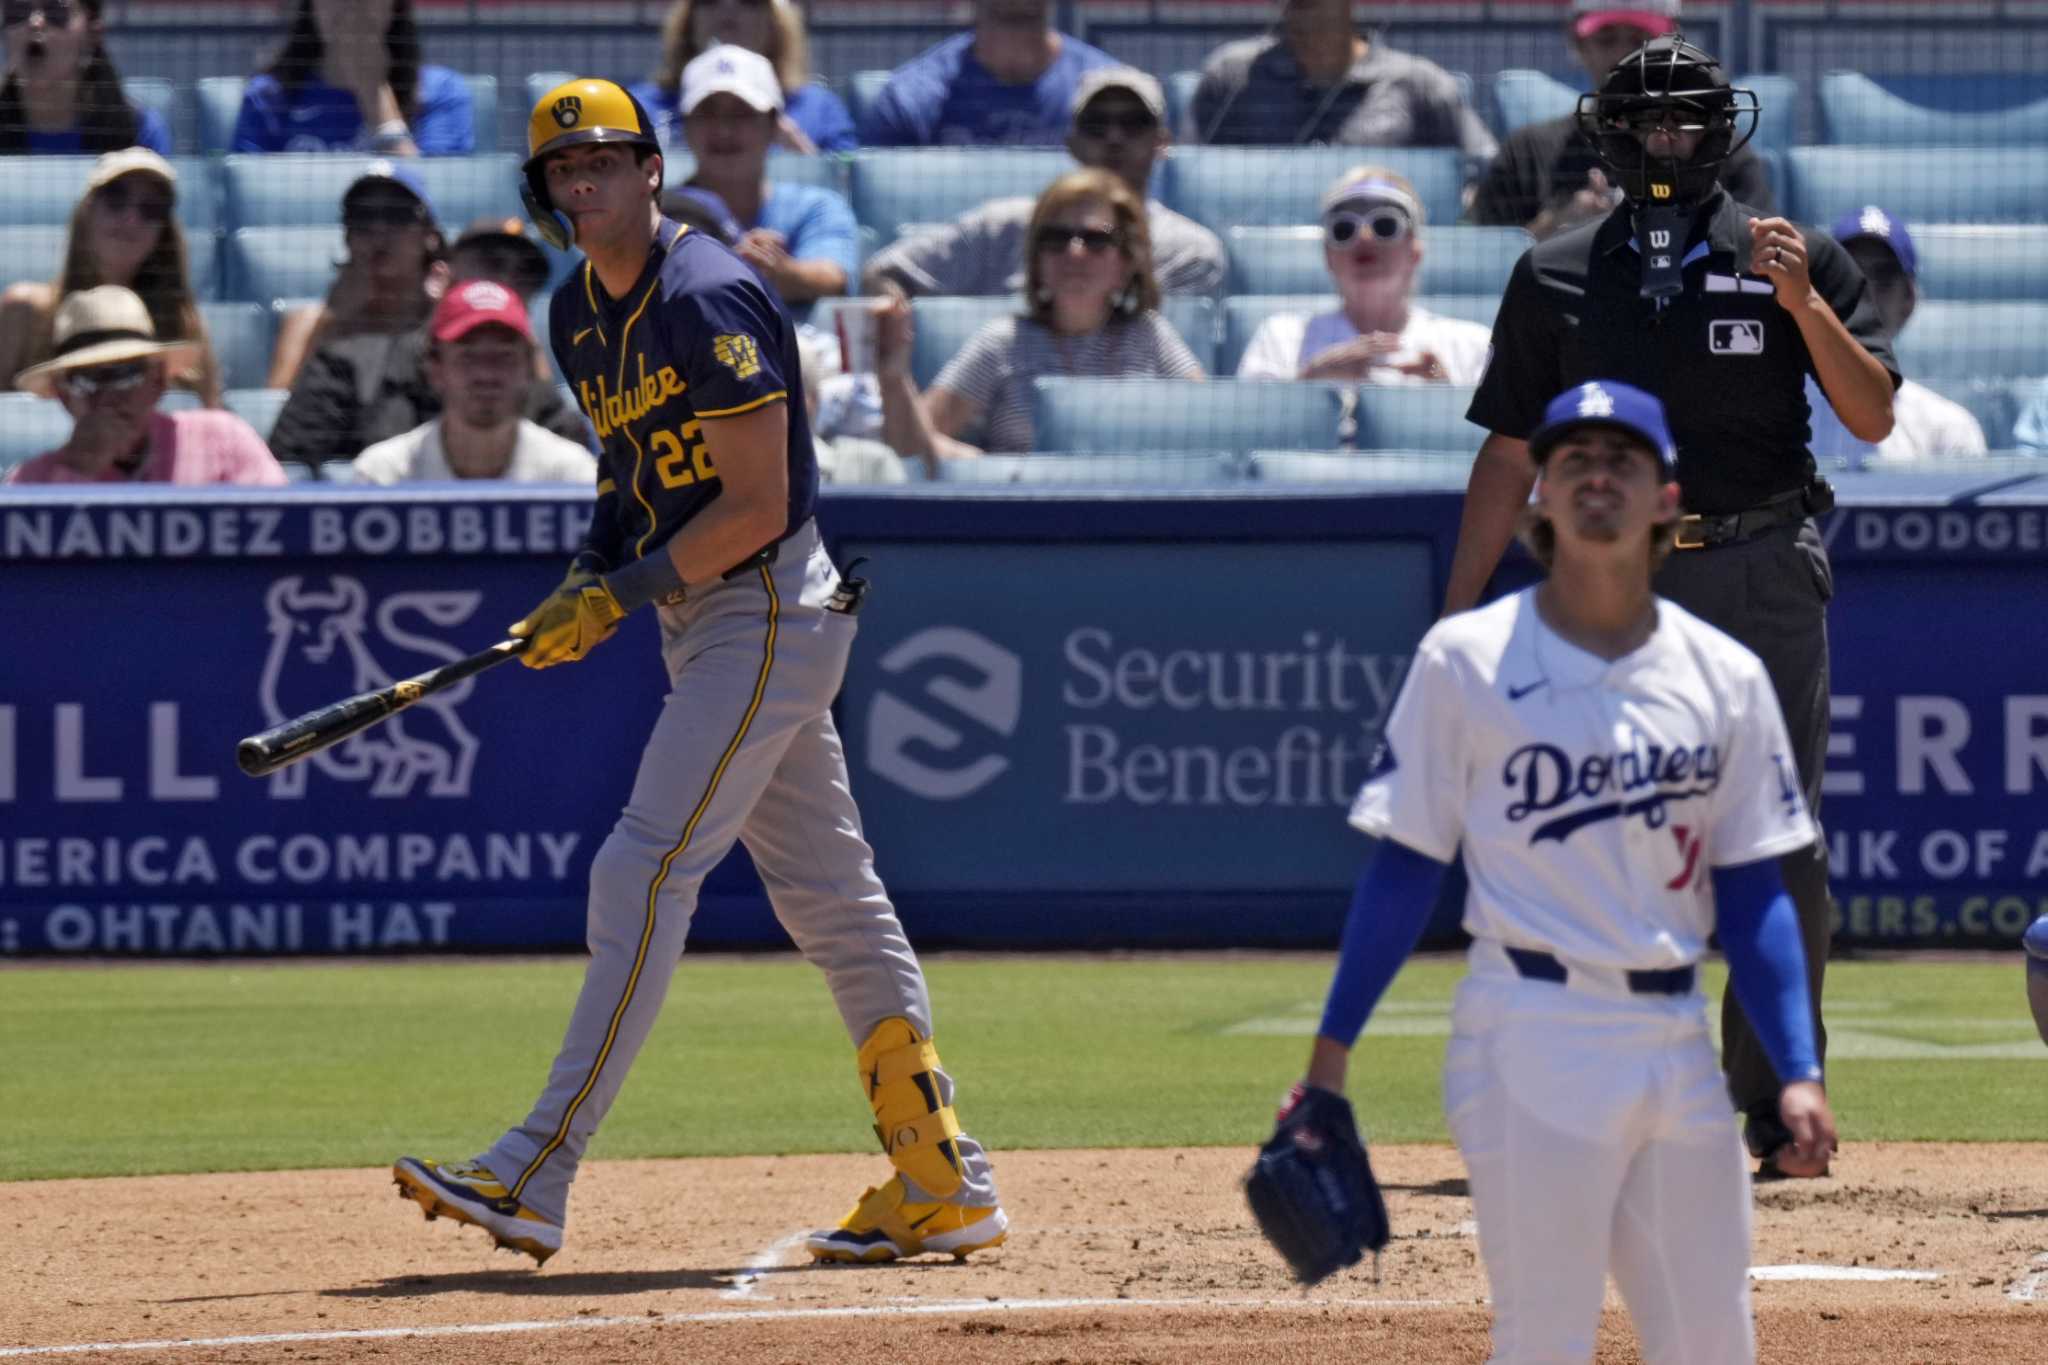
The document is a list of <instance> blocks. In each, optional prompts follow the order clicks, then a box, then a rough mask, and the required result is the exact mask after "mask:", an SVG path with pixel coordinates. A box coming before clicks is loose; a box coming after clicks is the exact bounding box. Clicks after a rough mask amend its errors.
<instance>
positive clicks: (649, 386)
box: [548, 219, 818, 570]
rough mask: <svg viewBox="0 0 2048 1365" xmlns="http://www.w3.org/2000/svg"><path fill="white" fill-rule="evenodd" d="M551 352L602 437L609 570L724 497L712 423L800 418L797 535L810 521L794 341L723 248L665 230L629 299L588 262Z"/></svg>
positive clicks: (771, 299) (597, 543) (680, 230)
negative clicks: (773, 413) (778, 415)
mask: <svg viewBox="0 0 2048 1365" xmlns="http://www.w3.org/2000/svg"><path fill="white" fill-rule="evenodd" d="M548 334H549V340H550V342H551V343H552V345H553V346H554V348H555V358H556V360H557V361H558V362H559V363H560V365H561V367H562V373H563V374H564V375H566V376H568V379H569V383H570V385H571V387H572V389H573V390H574V392H575V395H576V403H577V406H579V407H580V408H582V409H583V415H584V416H586V417H588V418H589V419H590V424H591V426H593V427H594V428H596V430H597V435H598V440H599V441H600V443H601V444H602V445H603V453H602V454H601V455H600V456H599V466H600V468H599V472H598V484H597V506H596V509H595V512H594V515H593V516H592V519H591V526H590V534H589V537H588V538H587V540H586V541H585V547H584V548H585V555H586V556H594V557H595V558H596V559H597V560H599V561H600V562H599V563H598V564H597V565H596V566H595V567H597V568H598V569H600V570H610V569H616V568H619V567H621V566H622V565H624V564H626V563H629V562H631V561H632V560H634V559H638V558H639V557H640V556H642V555H644V554H646V553H647V551H648V550H650V549H652V548H654V547H655V546H658V545H661V544H663V543H664V542H665V541H667V539H668V538H669V537H670V536H671V535H673V534H674V533H675V531H676V528H677V527H679V526H681V525H682V524H683V523H684V522H686V521H688V520H689V519H690V518H691V517H693V516H695V515H696V514H697V511H698V509H699V508H701V507H703V506H704V504H706V503H708V502H710V501H711V500H712V499H713V498H715V497H717V496H718V493H719V486H720V485H719V480H718V470H717V468H716V467H715V466H714V464H713V463H712V458H711V452H710V450H709V449H708V448H707V447H706V446H705V444H704V438H703V434H702V429H701V423H702V422H703V420H704V419H706V418H718V417H736V416H738V415H740V414H741V413H745V412H751V411H753V410H754V409H756V408H759V407H763V406H765V405H767V404H769V403H774V402H780V401H786V402H787V406H788V408H789V519H788V521H787V523H786V524H785V525H784V527H783V535H785V536H787V535H788V534H789V533H790V532H792V531H794V530H795V529H796V528H797V527H799V526H802V525H803V524H804V522H805V521H807V520H809V518H810V515H811V510H812V506H813V505H814V504H815V503H816V501H817V496H818V461H817V456H816V454H815V453H814V452H813V450H812V448H811V430H810V423H809V419H808V418H807V417H806V415H805V412H804V395H803V375H802V373H801V369H800V366H799V365H798V361H797V349H796V328H795V326H794V324H792V323H791V322H790V318H789V313H788V311H787V310H785V309H784V308H783V306H782V304H781V302H780V301H779V300H778V299H776V297H775V296H774V295H773V294H772V293H770V292H769V290H768V288H767V286H766V285H764V284H762V283H761V280H760V277H759V276H757V275H755V274H754V272H753V270H752V268H751V267H749V266H748V265H747V264H746V263H745V262H744V261H742V260H740V258H739V257H737V256H735V255H733V254H732V252H731V251H729V250H727V249H726V247H725V246H724V244H723V243H720V242H717V241H714V240H713V239H712V238H710V237H707V236H705V235H704V234H703V233H700V232H693V231H691V230H690V229H688V228H686V227H684V226H682V225H681V224H679V223H674V222H670V221H668V220H667V219H663V220H662V223H661V226H660V228H659V229H658V230H657V232H656V234H655V241H654V247H653V249H652V250H651V251H650V252H649V253H648V259H647V268H646V269H645V270H644V271H642V272H641V275H640V278H639V279H638V280H635V281H634V282H633V287H632V288H631V289H629V290H627V291H626V293H625V294H624V296H623V297H620V298H617V299H613V298H611V297H610V296H609V295H607V294H606V293H605V290H604V286H603V284H602V283H601V282H600V281H599V280H598V278H597V273H596V272H595V271H594V270H592V269H591V267H590V263H589V262H588V261H586V262H584V264H583V268H582V269H580V270H578V271H577V272H576V273H575V274H574V275H572V276H571V277H570V278H569V279H568V280H567V281H566V282H565V283H564V284H563V285H562V287H561V288H560V289H557V290H556V291H555V297H554V301H553V303H552V304H551V305H550V307H549V310H548Z"/></svg>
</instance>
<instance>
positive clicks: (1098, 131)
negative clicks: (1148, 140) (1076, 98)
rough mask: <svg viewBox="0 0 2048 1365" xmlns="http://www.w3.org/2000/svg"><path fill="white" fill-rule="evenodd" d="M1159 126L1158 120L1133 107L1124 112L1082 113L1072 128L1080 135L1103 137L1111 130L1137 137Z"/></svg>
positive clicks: (1126, 135)
mask: <svg viewBox="0 0 2048 1365" xmlns="http://www.w3.org/2000/svg"><path fill="white" fill-rule="evenodd" d="M1158 126H1159V120H1158V119H1155V118H1153V117H1152V115H1150V114H1148V113H1146V112H1145V111H1144V110H1142V109H1133V110H1131V111H1130V112H1129V113H1124V114H1084V115H1082V117H1081V118H1080V119H1079V121H1077V122H1076V123H1075V124H1074V130H1075V131H1076V132H1078V133H1080V134H1081V136H1082V137H1092V138H1105V137H1108V136H1109V135H1110V134H1111V133H1112V132H1117V133H1122V134H1123V135H1124V136H1125V137H1137V136H1138V135H1140V134H1141V133H1149V132H1151V131H1152V130H1153V129H1155V128H1157V127H1158Z"/></svg>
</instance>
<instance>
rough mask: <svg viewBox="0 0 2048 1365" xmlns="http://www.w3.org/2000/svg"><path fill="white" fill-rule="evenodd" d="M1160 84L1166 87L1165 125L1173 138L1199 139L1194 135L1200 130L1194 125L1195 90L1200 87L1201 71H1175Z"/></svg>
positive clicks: (1187, 141)
mask: <svg viewBox="0 0 2048 1365" xmlns="http://www.w3.org/2000/svg"><path fill="white" fill-rule="evenodd" d="M1160 84H1161V85H1163V86H1165V88H1166V126H1167V127H1168V128H1169V129H1171V130H1172V131H1173V140H1174V141H1175V142H1183V143H1195V142H1198V141H1200V139H1199V138H1198V137H1196V136H1195V135H1196V133H1198V132H1199V131H1200V129H1198V128H1196V127H1195V91H1196V90H1198V89H1200V88H1201V85H1202V73H1201V72H1199V71H1175V72H1173V73H1171V74H1170V75H1168V76H1167V78H1166V79H1165V80H1164V81H1162V82H1160Z"/></svg>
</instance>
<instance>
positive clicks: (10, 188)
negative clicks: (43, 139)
mask: <svg viewBox="0 0 2048 1365" xmlns="http://www.w3.org/2000/svg"><path fill="white" fill-rule="evenodd" d="M96 159H97V158H95V157H90V156H24V157H0V185H5V186H6V187H7V188H6V193H4V194H0V226H13V225H15V224H35V223H43V224H56V225H60V226H61V225H63V224H66V223H69V222H70V221H71V211H72V210H73V209H74V208H76V207H77V206H78V200H79V196H80V195H82V194H84V193H85V182H86V179H87V177H89V176H90V175H91V174H92V167H93V162H94V161H95V160H96ZM171 168H172V169H173V170H175V171H176V172H177V173H178V222H179V224H180V225H181V226H183V228H184V229H185V235H186V236H187V237H188V238H189V237H191V236H193V235H195V234H197V233H201V232H211V231H213V230H214V229H215V228H216V227H218V226H219V225H220V187H219V181H218V178H217V177H216V175H215V173H214V169H213V166H212V164H211V163H209V162H208V161H206V160H205V159H204V158H203V157H196V156H179V157H172V158H171Z"/></svg>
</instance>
